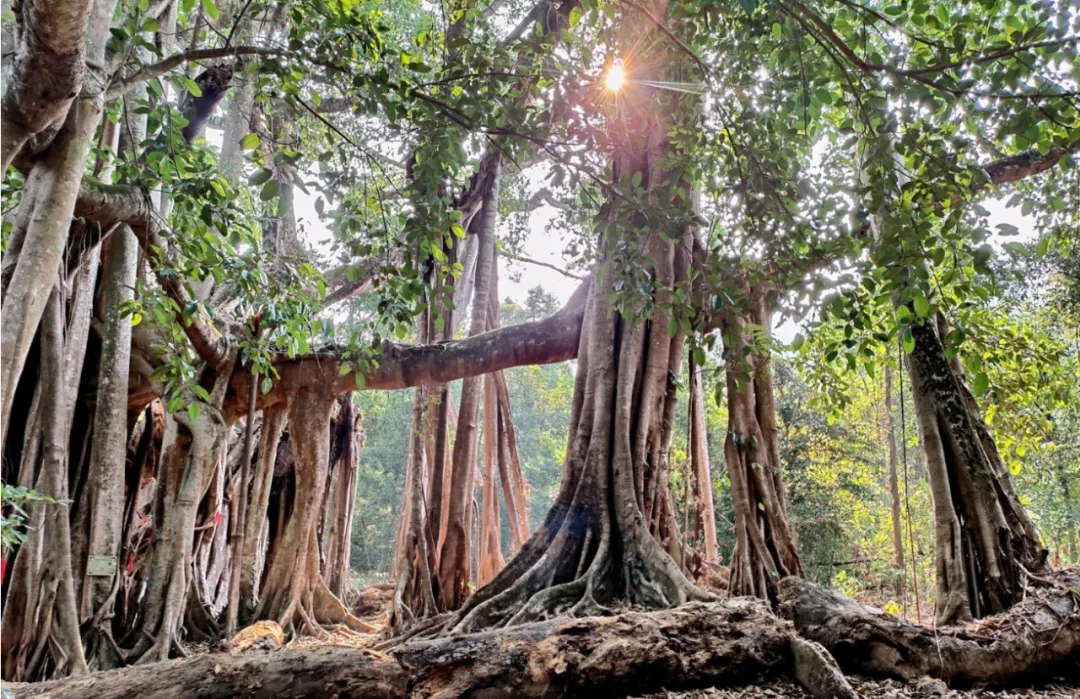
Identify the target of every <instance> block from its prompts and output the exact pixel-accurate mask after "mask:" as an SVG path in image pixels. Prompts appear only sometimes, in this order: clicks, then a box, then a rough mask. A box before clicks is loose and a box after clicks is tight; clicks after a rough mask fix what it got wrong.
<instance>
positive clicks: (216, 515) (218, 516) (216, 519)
mask: <svg viewBox="0 0 1080 699" xmlns="http://www.w3.org/2000/svg"><path fill="white" fill-rule="evenodd" d="M214 524H221V510H218V511H217V512H215V513H214Z"/></svg>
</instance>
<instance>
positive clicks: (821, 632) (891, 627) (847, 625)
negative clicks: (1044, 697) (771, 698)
mask: <svg viewBox="0 0 1080 699" xmlns="http://www.w3.org/2000/svg"><path fill="white" fill-rule="evenodd" d="M1046 580H1047V582H1048V583H1050V584H1047V585H1044V586H1042V587H1039V588H1028V590H1027V591H1026V596H1025V599H1024V600H1023V601H1022V602H1020V603H1019V604H1017V605H1016V606H1014V607H1013V608H1012V609H1011V610H1009V611H1008V612H1006V613H1004V614H999V615H997V616H993V617H988V618H985V619H982V620H980V621H977V622H974V623H971V624H968V625H966V626H962V627H949V628H939V629H932V628H927V627H925V626H919V625H916V624H911V623H909V622H906V621H901V620H899V619H897V618H895V617H893V616H891V615H889V614H886V613H884V612H882V611H880V610H877V609H874V608H871V607H866V606H863V605H861V604H859V603H857V602H855V601H854V600H851V599H848V598H846V597H843V596H842V595H840V594H838V593H836V592H832V591H830V590H826V589H824V588H821V587H818V586H817V585H814V584H812V583H809V582H807V581H805V580H800V579H797V578H785V579H784V580H782V581H781V583H780V599H781V610H782V612H783V614H784V616H786V617H787V618H789V619H791V620H792V621H794V622H795V626H796V628H797V629H798V631H799V633H800V634H801V635H803V636H805V637H807V638H810V639H813V640H815V641H818V642H819V643H821V644H822V645H824V646H825V647H826V648H828V649H829V651H830V652H831V653H832V654H833V656H834V657H835V658H836V660H837V662H839V664H840V666H841V667H843V668H844V670H845V671H847V672H858V673H864V674H873V675H889V676H893V677H899V678H901V679H905V680H908V681H916V680H918V679H919V678H921V677H923V676H929V677H935V678H941V679H943V680H946V681H948V682H949V683H950V684H958V685H970V684H975V683H986V684H1012V683H1017V682H1025V681H1031V680H1032V679H1035V678H1041V679H1045V677H1046V676H1047V675H1048V673H1050V674H1052V673H1054V672H1062V671H1064V672H1071V673H1073V674H1074V675H1077V676H1078V677H1080V663H1078V662H1076V661H1077V658H1078V657H1080V596H1078V592H1077V591H1078V590H1080V575H1078V574H1077V571H1076V570H1066V571H1060V572H1058V573H1053V574H1050V575H1048V576H1047V577H1046Z"/></svg>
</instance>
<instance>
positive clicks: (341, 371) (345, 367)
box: [337, 362, 352, 376]
mask: <svg viewBox="0 0 1080 699" xmlns="http://www.w3.org/2000/svg"><path fill="white" fill-rule="evenodd" d="M350 371H352V364H349V363H348V362H342V363H341V366H339V367H338V371H337V373H338V376H344V375H345V374H348V373H349V372H350Z"/></svg>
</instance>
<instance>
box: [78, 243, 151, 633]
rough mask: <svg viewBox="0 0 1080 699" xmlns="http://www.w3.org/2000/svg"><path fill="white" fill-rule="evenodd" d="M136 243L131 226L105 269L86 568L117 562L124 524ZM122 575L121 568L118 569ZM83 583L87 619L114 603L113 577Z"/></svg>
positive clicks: (83, 512)
mask: <svg viewBox="0 0 1080 699" xmlns="http://www.w3.org/2000/svg"><path fill="white" fill-rule="evenodd" d="M137 261H138V243H137V241H136V240H135V236H134V235H133V234H132V233H131V230H130V229H128V228H127V226H121V227H120V228H119V229H118V230H117V231H116V232H115V233H114V234H113V236H112V237H111V238H110V240H109V244H108V251H107V253H106V255H105V263H104V265H103V275H104V282H103V287H104V288H103V293H102V306H103V310H104V314H105V322H104V324H103V328H102V342H101V360H100V370H99V372H98V382H97V394H96V401H95V406H96V407H95V411H94V426H93V429H94V440H93V442H92V447H91V451H90V470H89V475H88V477H87V486H88V487H87V489H86V490H85V491H84V492H83V496H82V499H81V502H80V507H79V513H78V520H77V526H78V529H77V532H76V540H75V551H74V555H75V560H76V562H77V564H78V565H80V566H85V565H86V564H87V561H88V560H89V558H90V557H92V556H108V557H113V558H115V557H117V556H118V555H119V553H120V537H121V534H122V531H123V524H124V517H123V513H124V458H125V455H126V452H127V442H128V423H127V403H128V367H129V363H130V355H131V322H130V321H129V320H128V318H126V317H124V316H122V315H121V313H120V309H121V305H122V304H123V303H125V302H126V301H130V300H131V298H132V297H133V295H134V291H135V276H136V264H137ZM117 569H118V570H119V566H117ZM79 575H80V577H81V578H82V580H81V582H80V584H79V586H78V588H79V590H80V592H81V596H80V600H79V605H80V609H81V614H82V618H84V619H85V618H88V617H90V616H93V615H95V614H96V613H97V611H98V610H99V609H100V608H101V607H102V605H103V604H105V602H106V600H108V599H109V598H110V592H111V590H112V588H113V578H112V577H111V576H97V577H90V576H89V575H85V571H84V570H83V569H82V568H80V570H79Z"/></svg>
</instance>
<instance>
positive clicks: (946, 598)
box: [907, 320, 1048, 625]
mask: <svg viewBox="0 0 1080 699" xmlns="http://www.w3.org/2000/svg"><path fill="white" fill-rule="evenodd" d="M911 332H912V336H913V339H914V342H915V346H914V348H913V350H912V351H911V353H910V354H908V355H907V369H908V374H909V375H910V376H911V390H912V396H913V398H914V403H915V414H916V417H917V418H918V424H919V436H920V437H921V441H922V445H923V455H924V457H925V460H926V469H927V472H928V474H929V479H930V491H931V495H932V497H933V508H934V528H935V548H934V564H935V569H936V572H937V595H936V605H937V622H938V624H939V625H948V624H955V623H957V622H962V621H966V620H967V619H970V618H971V617H973V616H974V617H980V616H986V615H988V614H997V613H999V612H1002V611H1005V610H1006V609H1008V608H1009V607H1010V606H1012V605H1013V604H1014V603H1015V602H1016V601H1017V600H1019V599H1020V598H1021V597H1022V595H1023V590H1024V587H1025V584H1026V583H1025V581H1026V580H1027V576H1028V575H1029V574H1036V575H1038V574H1041V573H1043V572H1045V571H1046V570H1047V562H1046V561H1047V555H1048V552H1047V550H1046V549H1045V548H1043V546H1042V544H1041V543H1040V541H1039V535H1038V531H1037V530H1036V529H1035V525H1034V523H1033V522H1032V521H1031V518H1030V517H1029V516H1028V515H1027V512H1026V511H1025V510H1024V507H1023V505H1022V504H1021V503H1020V500H1019V498H1018V497H1017V496H1016V492H1015V490H1014V489H1013V487H1012V481H1011V479H1010V476H1009V472H1008V470H1007V469H1006V468H1005V466H1004V464H1002V463H1001V460H1000V457H998V455H997V448H996V447H995V446H994V444H993V440H992V438H991V437H990V435H989V432H988V431H987V430H986V426H985V424H983V422H982V417H981V416H980V415H979V413H978V408H977V406H976V404H975V400H974V397H973V396H972V395H971V393H970V392H969V391H968V390H967V388H966V386H964V383H963V379H962V377H960V376H957V374H956V373H955V371H954V369H953V367H952V366H950V363H949V360H948V359H946V357H945V348H944V346H943V345H942V343H941V339H940V337H939V335H938V332H937V330H936V328H935V327H934V323H933V322H932V320H930V321H927V322H924V323H915V324H913V325H912V326H911ZM980 427H981V430H980Z"/></svg>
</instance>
